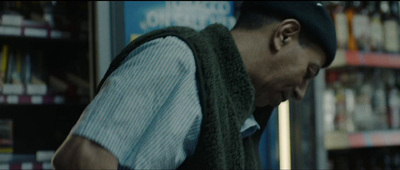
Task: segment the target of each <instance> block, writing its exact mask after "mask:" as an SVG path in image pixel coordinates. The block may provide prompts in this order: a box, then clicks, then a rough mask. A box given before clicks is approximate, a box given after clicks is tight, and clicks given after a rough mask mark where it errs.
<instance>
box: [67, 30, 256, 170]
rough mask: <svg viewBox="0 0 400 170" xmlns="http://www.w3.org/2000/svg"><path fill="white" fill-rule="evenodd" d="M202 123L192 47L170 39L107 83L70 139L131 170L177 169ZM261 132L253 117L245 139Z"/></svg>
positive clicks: (130, 59)
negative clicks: (81, 139) (110, 156)
mask: <svg viewBox="0 0 400 170" xmlns="http://www.w3.org/2000/svg"><path fill="white" fill-rule="evenodd" d="M201 121H202V113H201V107H200V102H199V97H198V91H197V85H196V65H195V60H194V56H193V53H192V51H191V49H190V48H189V47H188V45H187V44H186V43H185V42H183V41H182V40H180V39H179V38H177V37H173V36H169V37H166V38H158V39H155V40H152V41H149V42H147V43H145V44H143V45H141V46H139V47H138V48H136V49H135V50H133V51H132V52H131V53H130V54H129V55H128V56H127V58H126V59H125V60H124V61H123V63H122V64H121V65H120V66H119V67H118V68H117V69H116V70H115V71H114V72H113V73H112V74H111V75H110V76H109V77H108V78H107V80H106V81H105V82H104V84H103V86H102V87H101V90H100V91H99V93H98V94H97V95H96V97H95V98H94V99H93V100H92V102H91V103H90V104H89V105H88V106H87V107H86V109H85V110H84V112H83V113H82V115H81V117H80V119H79V121H78V122H77V124H76V125H75V126H74V128H73V129H72V130H71V133H72V134H75V135H79V136H84V137H86V138H88V139H90V140H92V141H95V142H96V143H98V144H100V145H102V146H103V147H104V148H106V149H107V150H109V151H110V152H111V153H113V154H114V155H115V156H116V157H117V159H118V161H119V164H120V165H122V166H124V167H129V168H132V169H176V168H177V167H178V166H179V165H180V164H181V163H182V162H183V161H184V160H185V158H186V157H188V156H190V155H191V154H193V152H194V150H195V148H196V145H197V141H198V137H199V134H200V125H201ZM258 128H259V126H258V124H257V122H256V121H255V120H254V118H253V117H250V118H248V119H247V120H246V121H245V123H244V125H243V126H242V129H241V130H242V137H246V136H249V135H251V134H252V133H254V132H255V131H256V130H257V129H258Z"/></svg>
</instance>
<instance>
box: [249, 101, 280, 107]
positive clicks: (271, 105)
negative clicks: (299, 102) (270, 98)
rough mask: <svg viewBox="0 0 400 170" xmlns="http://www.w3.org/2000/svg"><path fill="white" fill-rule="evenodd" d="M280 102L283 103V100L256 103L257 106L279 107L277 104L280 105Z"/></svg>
mask: <svg viewBox="0 0 400 170" xmlns="http://www.w3.org/2000/svg"><path fill="white" fill-rule="evenodd" d="M279 104H281V102H275V103H266V102H264V103H255V106H256V107H260V108H263V107H277V106H279Z"/></svg>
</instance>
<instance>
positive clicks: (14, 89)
mask: <svg viewBox="0 0 400 170" xmlns="http://www.w3.org/2000/svg"><path fill="white" fill-rule="evenodd" d="M23 93H24V86H23V85H22V84H4V86H3V94H23Z"/></svg>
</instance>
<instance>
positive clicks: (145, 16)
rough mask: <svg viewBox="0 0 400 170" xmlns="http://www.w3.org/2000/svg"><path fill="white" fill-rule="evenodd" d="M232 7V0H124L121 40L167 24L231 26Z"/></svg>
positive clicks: (195, 27)
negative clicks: (123, 37)
mask: <svg viewBox="0 0 400 170" xmlns="http://www.w3.org/2000/svg"><path fill="white" fill-rule="evenodd" d="M234 9H235V8H234V2H233V1H124V12H125V35H126V36H125V37H126V38H125V42H126V43H127V44H128V43H129V42H130V41H131V40H133V39H135V38H136V37H137V36H140V35H141V34H144V33H146V32H149V31H153V30H156V29H160V28H165V27H168V26H187V27H191V28H193V29H195V30H201V29H203V28H205V27H206V26H208V25H210V24H213V23H220V24H223V25H225V26H226V27H228V28H229V29H231V28H232V27H233V26H234V24H235V23H236V19H235V17H234Z"/></svg>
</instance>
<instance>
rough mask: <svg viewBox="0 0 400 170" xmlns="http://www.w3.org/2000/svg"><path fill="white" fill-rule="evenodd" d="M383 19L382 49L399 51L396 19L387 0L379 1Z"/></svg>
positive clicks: (393, 51) (392, 51) (390, 51)
mask: <svg viewBox="0 0 400 170" xmlns="http://www.w3.org/2000/svg"><path fill="white" fill-rule="evenodd" d="M381 11H382V19H383V33H384V49H385V51H386V52H389V53H397V52H399V39H398V38H399V32H398V23H397V22H398V21H397V20H396V17H395V15H394V13H393V12H392V11H391V9H390V3H389V1H381Z"/></svg>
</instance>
